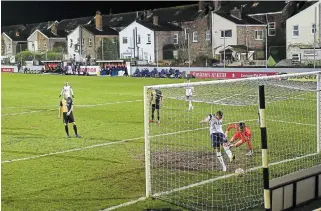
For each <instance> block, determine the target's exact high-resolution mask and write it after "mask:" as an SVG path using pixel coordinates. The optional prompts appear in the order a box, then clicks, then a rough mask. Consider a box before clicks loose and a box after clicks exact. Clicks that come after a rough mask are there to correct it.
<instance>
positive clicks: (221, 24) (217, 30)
mask: <svg viewBox="0 0 321 211" xmlns="http://www.w3.org/2000/svg"><path fill="white" fill-rule="evenodd" d="M236 29H237V27H236V24H235V23H233V22H231V21H229V20H226V19H225V18H223V17H221V16H219V15H217V14H215V13H213V15H212V45H213V46H212V47H213V54H214V55H215V54H216V55H217V54H219V51H221V50H223V48H224V38H221V30H232V37H226V38H225V46H228V45H237V30H236Z"/></svg>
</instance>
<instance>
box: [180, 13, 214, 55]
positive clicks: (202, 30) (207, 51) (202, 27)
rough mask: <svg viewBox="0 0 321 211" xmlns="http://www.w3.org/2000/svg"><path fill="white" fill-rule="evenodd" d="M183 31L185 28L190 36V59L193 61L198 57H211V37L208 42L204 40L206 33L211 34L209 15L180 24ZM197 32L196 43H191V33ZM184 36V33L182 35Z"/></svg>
mask: <svg viewBox="0 0 321 211" xmlns="http://www.w3.org/2000/svg"><path fill="white" fill-rule="evenodd" d="M181 27H182V28H183V31H184V29H185V28H189V29H190V31H189V34H190V53H191V59H192V60H194V59H195V58H196V57H197V56H199V55H209V56H210V57H211V56H212V42H211V40H212V37H211V36H210V40H206V31H207V30H209V31H210V32H211V15H210V14H209V15H206V16H204V17H202V18H200V19H197V20H195V21H192V22H185V23H182V24H181ZM195 31H197V32H198V41H197V42H193V32H195ZM183 34H184V33H183Z"/></svg>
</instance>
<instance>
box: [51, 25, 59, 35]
mask: <svg viewBox="0 0 321 211" xmlns="http://www.w3.org/2000/svg"><path fill="white" fill-rule="evenodd" d="M57 27H58V24H57V22H54V23H53V24H52V26H51V33H53V34H54V35H57V32H58V29H57Z"/></svg>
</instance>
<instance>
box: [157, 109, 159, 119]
mask: <svg viewBox="0 0 321 211" xmlns="http://www.w3.org/2000/svg"><path fill="white" fill-rule="evenodd" d="M157 120H158V121H159V110H157Z"/></svg>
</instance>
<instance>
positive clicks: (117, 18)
mask: <svg viewBox="0 0 321 211" xmlns="http://www.w3.org/2000/svg"><path fill="white" fill-rule="evenodd" d="M143 14H144V12H143V11H136V12H127V13H119V14H110V15H103V17H102V21H103V26H109V27H113V28H117V27H127V26H128V25H129V24H131V23H132V22H133V21H135V20H137V19H139V18H140V17H142V15H143Z"/></svg>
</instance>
